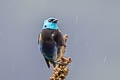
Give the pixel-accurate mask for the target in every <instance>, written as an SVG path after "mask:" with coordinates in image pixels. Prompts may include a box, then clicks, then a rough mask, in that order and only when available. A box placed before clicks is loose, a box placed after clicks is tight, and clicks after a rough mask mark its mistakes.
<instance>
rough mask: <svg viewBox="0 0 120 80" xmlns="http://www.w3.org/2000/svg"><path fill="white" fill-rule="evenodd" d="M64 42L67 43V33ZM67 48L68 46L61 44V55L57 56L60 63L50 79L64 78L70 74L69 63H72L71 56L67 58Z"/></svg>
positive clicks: (59, 79)
mask: <svg viewBox="0 0 120 80" xmlns="http://www.w3.org/2000/svg"><path fill="white" fill-rule="evenodd" d="M63 38H64V42H65V44H66V42H67V39H68V36H67V35H66V34H65V35H64V36H63ZM65 50H66V46H61V48H60V51H59V54H60V55H59V57H58V58H57V60H56V61H57V62H59V63H60V64H57V65H56V67H55V68H54V69H53V73H52V75H51V77H50V80H64V79H65V78H66V76H67V75H68V72H69V69H68V66H67V65H68V64H69V63H72V60H71V58H66V57H65V56H64V53H65Z"/></svg>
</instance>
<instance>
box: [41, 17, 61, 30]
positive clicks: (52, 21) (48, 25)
mask: <svg viewBox="0 0 120 80" xmlns="http://www.w3.org/2000/svg"><path fill="white" fill-rule="evenodd" d="M57 21H58V20H57V19H56V18H48V19H47V20H45V21H44V24H43V27H42V29H55V30H57V29H59V28H58V25H57Z"/></svg>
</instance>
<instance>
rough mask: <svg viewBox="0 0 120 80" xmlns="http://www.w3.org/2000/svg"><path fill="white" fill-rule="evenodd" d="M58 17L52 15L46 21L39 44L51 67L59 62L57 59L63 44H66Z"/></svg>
mask: <svg viewBox="0 0 120 80" xmlns="http://www.w3.org/2000/svg"><path fill="white" fill-rule="evenodd" d="M57 22H58V19H56V18H53V17H50V18H48V19H46V20H45V21H44V24H43V26H42V31H41V33H40V34H39V37H38V44H39V45H40V52H41V53H42V55H43V57H44V59H45V62H46V64H47V66H48V68H50V64H53V67H55V66H56V64H59V63H58V62H57V61H56V59H57V57H58V56H59V51H60V47H61V46H65V44H64V40H63V35H62V32H61V31H60V29H59V27H58V25H57Z"/></svg>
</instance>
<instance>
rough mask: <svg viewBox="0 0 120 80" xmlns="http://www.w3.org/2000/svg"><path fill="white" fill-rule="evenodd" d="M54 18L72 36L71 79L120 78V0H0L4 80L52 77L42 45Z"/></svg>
mask: <svg viewBox="0 0 120 80" xmlns="http://www.w3.org/2000/svg"><path fill="white" fill-rule="evenodd" d="M48 17H56V18H57V19H58V20H59V23H58V25H59V27H60V29H61V31H62V32H63V34H65V33H66V34H68V35H69V40H68V42H67V52H66V56H68V57H72V60H73V63H72V64H70V65H69V68H70V73H69V75H68V76H67V78H66V80H120V1H119V0H0V80H49V77H50V75H51V72H52V68H51V69H48V68H47V66H46V64H45V61H44V59H43V57H42V55H41V54H40V51H39V46H38V44H37V37H38V35H39V33H40V31H41V27H42V25H43V21H44V20H45V19H47V18H48Z"/></svg>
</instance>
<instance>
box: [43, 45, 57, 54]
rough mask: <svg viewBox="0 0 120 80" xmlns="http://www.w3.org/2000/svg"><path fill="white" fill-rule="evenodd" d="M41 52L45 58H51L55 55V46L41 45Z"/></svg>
mask: <svg viewBox="0 0 120 80" xmlns="http://www.w3.org/2000/svg"><path fill="white" fill-rule="evenodd" d="M41 52H42V53H44V54H45V55H47V56H53V55H54V54H56V52H57V49H56V46H55V45H53V44H43V45H41Z"/></svg>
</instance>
